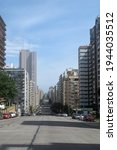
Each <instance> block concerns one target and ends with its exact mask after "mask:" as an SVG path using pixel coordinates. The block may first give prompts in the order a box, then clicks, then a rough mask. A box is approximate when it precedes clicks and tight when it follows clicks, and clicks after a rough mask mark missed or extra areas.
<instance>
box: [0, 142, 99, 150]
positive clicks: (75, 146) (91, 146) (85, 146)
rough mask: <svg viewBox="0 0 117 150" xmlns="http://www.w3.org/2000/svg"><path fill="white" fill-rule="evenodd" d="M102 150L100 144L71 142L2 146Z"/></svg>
mask: <svg viewBox="0 0 117 150" xmlns="http://www.w3.org/2000/svg"><path fill="white" fill-rule="evenodd" d="M17 148H18V149H20V150H23V149H25V150H100V145H99V144H85V143H83V144H71V143H51V144H50V145H32V146H31V147H29V145H26V144H21V145H20V144H5V145H2V146H0V149H1V150H16V149H17Z"/></svg>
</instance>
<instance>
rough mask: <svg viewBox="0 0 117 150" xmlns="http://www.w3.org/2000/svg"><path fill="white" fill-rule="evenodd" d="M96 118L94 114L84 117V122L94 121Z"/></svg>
mask: <svg viewBox="0 0 117 150" xmlns="http://www.w3.org/2000/svg"><path fill="white" fill-rule="evenodd" d="M94 119H95V118H94V116H93V115H92V114H88V115H86V116H85V117H84V121H94Z"/></svg>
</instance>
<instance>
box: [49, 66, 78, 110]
mask: <svg viewBox="0 0 117 150" xmlns="http://www.w3.org/2000/svg"><path fill="white" fill-rule="evenodd" d="M49 97H50V99H52V102H53V103H54V102H57V103H61V104H62V105H68V106H69V107H71V108H72V109H77V108H78V107H79V75H78V70H77V69H66V71H65V72H64V73H63V74H61V75H60V76H59V81H58V83H57V85H56V86H54V87H50V88H49Z"/></svg>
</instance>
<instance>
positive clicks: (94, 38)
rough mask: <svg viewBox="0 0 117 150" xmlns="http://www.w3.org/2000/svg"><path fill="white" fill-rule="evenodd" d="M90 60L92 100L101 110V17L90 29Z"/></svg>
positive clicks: (97, 108) (97, 109)
mask: <svg viewBox="0 0 117 150" xmlns="http://www.w3.org/2000/svg"><path fill="white" fill-rule="evenodd" d="M90 46H91V50H90V60H91V63H90V65H91V69H92V73H91V74H90V77H91V82H90V83H92V101H93V107H94V109H95V110H96V111H97V112H99V107H100V17H97V18H96V20H95V25H94V27H93V28H91V29H90Z"/></svg>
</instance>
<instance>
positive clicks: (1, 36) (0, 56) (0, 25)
mask: <svg viewBox="0 0 117 150" xmlns="http://www.w3.org/2000/svg"><path fill="white" fill-rule="evenodd" d="M5 32H6V24H5V22H4V21H3V19H2V17H1V16H0V70H1V69H2V68H3V67H4V66H5V45H6V44H5V41H6V38H5V36H6V33H5Z"/></svg>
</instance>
